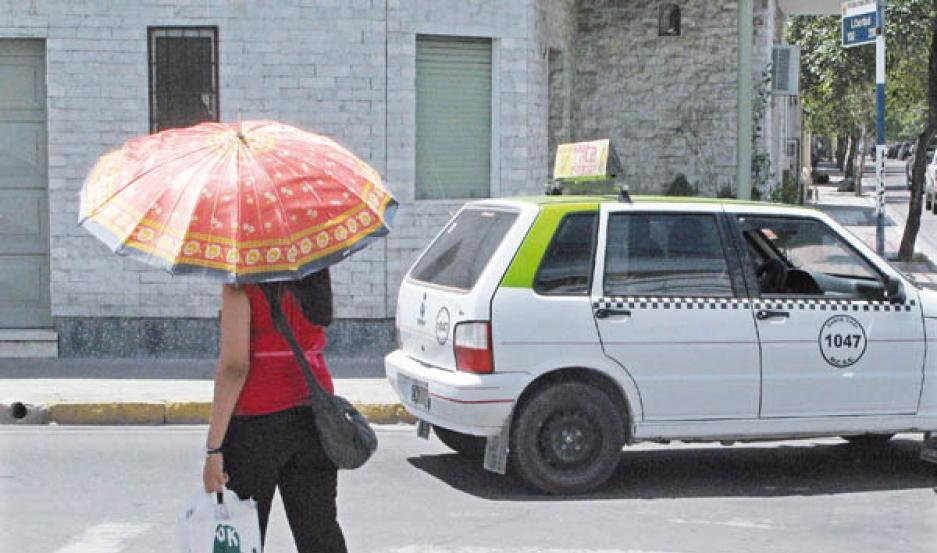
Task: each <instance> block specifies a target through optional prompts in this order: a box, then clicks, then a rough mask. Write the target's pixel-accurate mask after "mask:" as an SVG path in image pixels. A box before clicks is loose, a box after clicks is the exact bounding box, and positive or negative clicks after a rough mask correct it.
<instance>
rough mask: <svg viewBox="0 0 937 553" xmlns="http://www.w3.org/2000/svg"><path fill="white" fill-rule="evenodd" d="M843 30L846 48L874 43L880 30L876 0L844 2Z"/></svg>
mask: <svg viewBox="0 0 937 553" xmlns="http://www.w3.org/2000/svg"><path fill="white" fill-rule="evenodd" d="M842 29H843V47H845V48H851V47H853V46H861V45H863V44H872V43H874V42H875V37H876V29H878V11H877V9H876V5H875V0H851V1H849V2H843V18H842Z"/></svg>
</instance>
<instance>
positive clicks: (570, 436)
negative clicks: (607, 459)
mask: <svg viewBox="0 0 937 553" xmlns="http://www.w3.org/2000/svg"><path fill="white" fill-rule="evenodd" d="M599 441H600V440H599V432H598V429H597V428H596V425H595V423H594V422H593V421H592V420H591V419H589V418H588V417H586V416H585V415H584V414H582V413H578V412H561V413H557V414H555V415H553V416H552V417H550V418H549V419H548V420H547V421H546V423H545V424H544V425H543V427H542V428H541V431H540V436H539V445H540V451H541V453H542V454H543V456H544V458H545V459H546V461H547V463H549V464H550V465H552V466H555V467H557V468H563V469H570V468H576V467H579V466H582V465H585V464H588V463H590V462H591V461H592V460H593V459H594V457H595V455H596V454H597V453H598V449H599V448H598V446H599Z"/></svg>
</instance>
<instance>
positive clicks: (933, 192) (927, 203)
mask: <svg viewBox="0 0 937 553" xmlns="http://www.w3.org/2000/svg"><path fill="white" fill-rule="evenodd" d="M928 153H929V154H930V155H929V157H928V163H927V168H926V169H924V209H926V210H928V211H930V212H931V213H933V214H934V215H937V148H935V149H932V150H929V151H928ZM908 181H909V182H910V181H911V179H910V177H909V178H908Z"/></svg>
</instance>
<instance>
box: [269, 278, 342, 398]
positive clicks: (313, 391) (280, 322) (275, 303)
mask: <svg viewBox="0 0 937 553" xmlns="http://www.w3.org/2000/svg"><path fill="white" fill-rule="evenodd" d="M259 288H260V290H261V291H262V292H263V293H264V296H265V297H266V298H267V303H268V304H270V317H271V318H272V319H273V326H275V327H276V329H277V331H279V333H280V334H282V335H283V337H284V338H286V341H287V342H288V343H289V345H290V349H291V350H293V357H295V358H296V362H297V363H299V366H300V368H301V369H302V370H303V376H304V377H306V384H307V385H308V386H309V394H310V395H311V396H313V402H314V403H321V402H323V401H326V400H327V399H328V397H329V393H328V392H326V391H325V390H324V389H323V388H322V385H321V384H319V381H318V380H316V377H315V375H314V374H313V373H312V369H310V368H309V361H308V360H306V354H305V352H303V349H302V348H301V347H300V346H299V342H297V341H296V336H295V335H294V334H293V329H292V328H290V324H289V322H288V321H287V320H286V316H285V315H284V314H283V305H282V303H281V302H280V294H279V293H278V292H279V291H280V288H277V289H274V288H273V287H272V286H259Z"/></svg>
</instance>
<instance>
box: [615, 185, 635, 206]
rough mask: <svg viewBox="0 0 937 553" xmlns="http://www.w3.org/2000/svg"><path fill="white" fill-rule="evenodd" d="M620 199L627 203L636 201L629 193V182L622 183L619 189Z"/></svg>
mask: <svg viewBox="0 0 937 553" xmlns="http://www.w3.org/2000/svg"><path fill="white" fill-rule="evenodd" d="M618 201H619V202H621V203H625V204H633V203H634V202H633V201H632V200H631V194H629V193H628V185H627V184H623V185H621V187H620V188H619V189H618Z"/></svg>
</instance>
